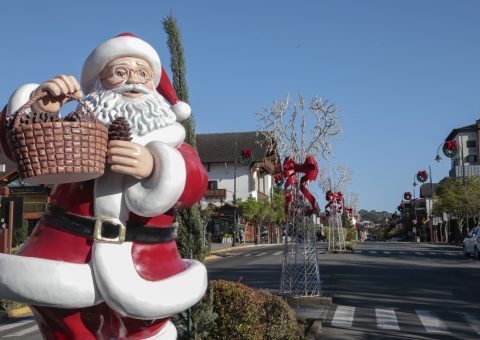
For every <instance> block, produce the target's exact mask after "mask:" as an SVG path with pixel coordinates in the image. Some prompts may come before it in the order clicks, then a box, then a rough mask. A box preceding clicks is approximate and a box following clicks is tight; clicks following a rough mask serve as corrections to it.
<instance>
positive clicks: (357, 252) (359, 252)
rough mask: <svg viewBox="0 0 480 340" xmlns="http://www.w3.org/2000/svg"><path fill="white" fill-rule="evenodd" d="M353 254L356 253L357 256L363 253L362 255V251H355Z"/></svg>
mask: <svg viewBox="0 0 480 340" xmlns="http://www.w3.org/2000/svg"><path fill="white" fill-rule="evenodd" d="M353 252H354V253H355V254H361V253H362V251H361V250H354V251H353Z"/></svg>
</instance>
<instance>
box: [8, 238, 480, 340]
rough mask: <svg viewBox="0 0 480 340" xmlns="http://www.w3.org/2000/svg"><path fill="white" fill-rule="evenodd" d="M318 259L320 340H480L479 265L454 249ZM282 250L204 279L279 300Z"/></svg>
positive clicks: (29, 323) (411, 247)
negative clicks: (324, 301)
mask: <svg viewBox="0 0 480 340" xmlns="http://www.w3.org/2000/svg"><path fill="white" fill-rule="evenodd" d="M325 248H326V244H325V243H320V244H319V250H318V255H319V256H318V259H319V267H320V275H321V280H322V291H323V294H324V295H328V296H331V297H332V300H333V304H332V305H331V306H329V307H327V308H326V309H324V310H323V313H322V315H323V320H322V321H323V332H322V339H342V340H345V339H368V340H370V339H480V294H479V286H478V284H477V283H478V282H480V270H479V269H480V261H479V260H476V259H473V258H464V257H463V254H462V251H461V248H460V247H458V246H452V245H435V244H424V243H402V242H399V243H393V242H368V243H362V244H359V245H358V246H357V247H356V248H355V250H354V251H353V252H352V253H339V254H332V253H328V252H326V249H325ZM282 250H283V247H282V246H259V247H252V248H247V249H237V250H235V251H231V252H229V253H224V254H222V255H221V256H219V257H218V258H217V259H215V260H211V261H209V262H207V268H208V273H209V279H210V280H213V279H226V280H233V281H239V282H242V283H244V284H246V285H248V286H250V287H253V288H264V289H269V290H271V291H272V292H278V288H279V285H280V276H281V263H282V253H283V252H282ZM0 338H19V339H25V340H36V339H40V334H39V331H38V328H37V327H36V325H35V321H34V320H33V319H32V318H31V317H30V318H22V319H16V320H12V321H10V320H9V321H3V323H1V324H0Z"/></svg>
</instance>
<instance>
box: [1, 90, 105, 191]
mask: <svg viewBox="0 0 480 340" xmlns="http://www.w3.org/2000/svg"><path fill="white" fill-rule="evenodd" d="M46 95H47V93H41V94H39V95H37V96H34V97H32V99H31V100H29V101H28V102H27V103H26V104H25V105H23V106H22V107H21V108H20V109H18V110H17V111H16V112H15V116H14V122H13V126H12V127H11V128H10V129H9V130H8V132H7V138H8V143H9V145H10V149H11V150H12V152H13V154H14V155H15V160H16V163H17V166H18V172H19V173H20V176H21V177H22V178H23V179H24V180H25V182H27V183H30V184H60V183H72V182H82V181H86V180H90V179H94V178H97V177H100V176H101V175H103V172H104V170H105V158H106V153H107V144H108V130H107V127H106V126H105V125H103V124H102V123H100V122H98V121H97V120H96V119H95V118H94V115H93V113H92V112H91V110H90V109H89V108H88V106H86V105H85V103H84V102H83V101H82V100H81V99H78V98H75V97H73V96H68V97H69V100H72V99H75V100H77V101H79V102H80V103H81V104H82V105H83V107H84V108H85V109H86V110H87V112H88V113H86V114H87V115H91V117H92V119H91V120H92V121H79V122H70V121H57V122H43V123H34V122H32V124H22V123H21V119H22V117H24V116H25V110H27V109H28V108H30V106H31V105H32V104H33V103H34V102H35V101H36V100H39V99H41V98H43V97H45V96H46Z"/></svg>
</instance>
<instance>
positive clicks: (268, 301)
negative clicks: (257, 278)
mask: <svg viewBox="0 0 480 340" xmlns="http://www.w3.org/2000/svg"><path fill="white" fill-rule="evenodd" d="M259 294H260V295H261V296H262V299H261V301H262V302H263V310H264V314H263V316H264V317H263V320H262V323H263V330H264V334H263V339H265V340H297V339H301V338H302V337H303V327H301V326H300V325H299V324H298V323H297V319H296V316H295V312H294V311H293V310H292V309H291V308H290V306H289V305H288V303H287V302H286V301H285V300H284V299H282V298H281V297H280V296H277V295H273V294H271V293H269V292H268V291H261V292H259Z"/></svg>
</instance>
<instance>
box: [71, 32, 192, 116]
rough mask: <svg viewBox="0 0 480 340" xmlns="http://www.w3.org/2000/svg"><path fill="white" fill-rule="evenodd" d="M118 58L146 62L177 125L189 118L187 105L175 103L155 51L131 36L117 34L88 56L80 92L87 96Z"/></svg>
mask: <svg viewBox="0 0 480 340" xmlns="http://www.w3.org/2000/svg"><path fill="white" fill-rule="evenodd" d="M120 57H137V58H142V59H144V60H146V61H147V62H148V63H149V64H150V67H151V68H152V71H153V77H152V82H153V84H154V85H155V87H156V88H157V91H158V92H159V93H160V94H161V95H162V96H163V97H164V98H165V99H166V100H167V101H168V102H169V103H170V104H171V109H172V111H173V112H174V113H175V115H176V116H177V121H182V120H185V119H187V118H188V117H190V114H191V109H190V105H188V104H187V103H184V102H181V101H179V100H178V98H177V95H176V94H175V91H174V89H173V86H172V84H171V82H170V79H169V78H168V76H167V73H166V72H165V69H164V68H163V67H162V63H161V62H160V57H159V56H158V54H157V52H156V51H155V49H154V48H153V47H152V46H151V45H150V44H148V43H147V42H145V41H143V40H142V39H139V38H138V37H136V36H135V35H133V34H132V33H122V34H119V35H117V36H116V37H114V38H112V39H110V40H107V41H105V42H104V43H103V44H101V45H100V46H98V47H97V48H95V49H94V50H93V51H92V53H90V55H89V56H88V57H87V60H85V63H84V64H83V68H82V77H81V80H80V83H81V85H82V89H83V91H84V92H86V93H88V92H90V91H92V89H93V86H94V84H95V81H96V80H97V79H98V74H99V73H100V72H101V71H102V70H103V68H104V67H105V66H106V65H107V64H108V63H109V62H110V61H112V60H113V59H115V58H120Z"/></svg>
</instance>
